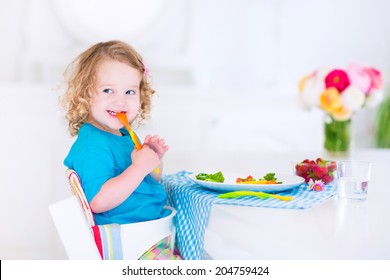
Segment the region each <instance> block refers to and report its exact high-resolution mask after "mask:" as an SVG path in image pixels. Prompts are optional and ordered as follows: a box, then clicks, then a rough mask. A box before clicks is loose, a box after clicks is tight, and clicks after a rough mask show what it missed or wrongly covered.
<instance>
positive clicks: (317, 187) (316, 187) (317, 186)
mask: <svg viewBox="0 0 390 280" xmlns="http://www.w3.org/2000/svg"><path fill="white" fill-rule="evenodd" d="M324 188H325V186H324V182H322V181H321V180H315V181H314V182H312V183H311V184H310V185H309V189H311V190H313V191H316V192H320V191H323V190H324Z"/></svg>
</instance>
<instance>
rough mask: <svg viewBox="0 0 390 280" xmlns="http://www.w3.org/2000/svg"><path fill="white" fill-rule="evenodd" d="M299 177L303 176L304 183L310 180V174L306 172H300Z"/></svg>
mask: <svg viewBox="0 0 390 280" xmlns="http://www.w3.org/2000/svg"><path fill="white" fill-rule="evenodd" d="M301 177H303V178H304V179H305V182H306V183H309V181H310V175H309V174H307V173H306V174H302V175H301Z"/></svg>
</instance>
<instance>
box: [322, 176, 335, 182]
mask: <svg viewBox="0 0 390 280" xmlns="http://www.w3.org/2000/svg"><path fill="white" fill-rule="evenodd" d="M333 179H334V178H333V176H331V175H328V174H325V175H324V176H322V178H321V180H322V182H324V184H328V183H330V182H332V181H333Z"/></svg>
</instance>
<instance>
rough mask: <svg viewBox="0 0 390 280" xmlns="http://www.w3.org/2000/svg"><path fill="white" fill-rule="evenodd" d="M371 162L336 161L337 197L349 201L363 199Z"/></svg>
mask: <svg viewBox="0 0 390 280" xmlns="http://www.w3.org/2000/svg"><path fill="white" fill-rule="evenodd" d="M371 166H372V164H371V162H367V161H339V162H338V163H337V174H338V181H337V185H338V197H339V198H340V199H347V200H351V201H365V200H367V195H368V182H369V181H370V176H371Z"/></svg>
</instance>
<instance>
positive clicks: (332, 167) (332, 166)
mask: <svg viewBox="0 0 390 280" xmlns="http://www.w3.org/2000/svg"><path fill="white" fill-rule="evenodd" d="M328 169H329V171H330V172H333V171H335V170H336V169H337V164H336V162H335V161H331V162H329V164H328Z"/></svg>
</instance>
